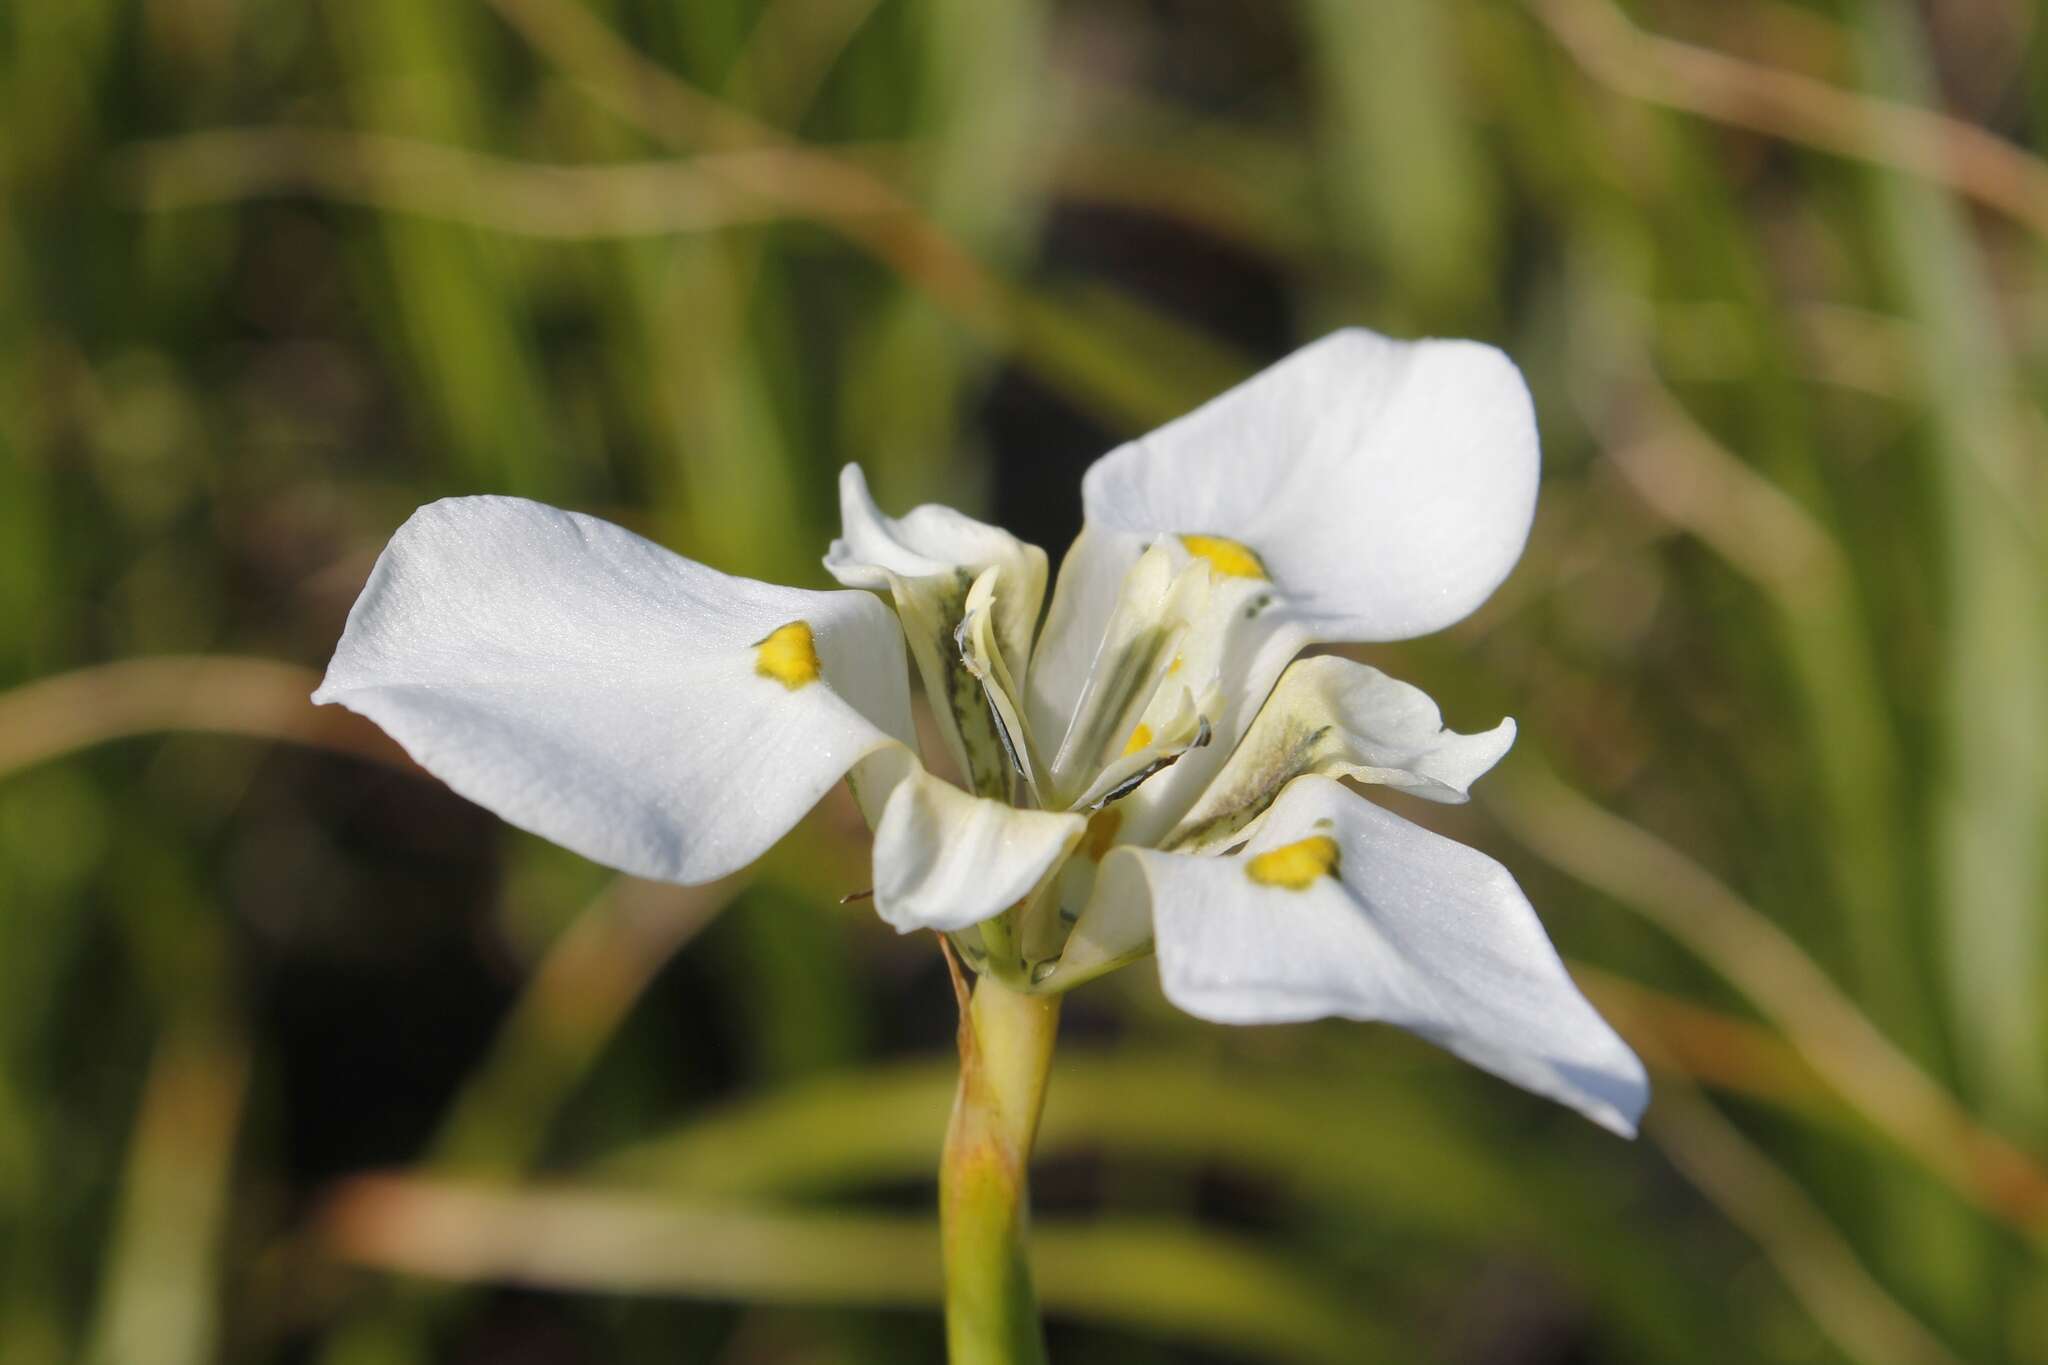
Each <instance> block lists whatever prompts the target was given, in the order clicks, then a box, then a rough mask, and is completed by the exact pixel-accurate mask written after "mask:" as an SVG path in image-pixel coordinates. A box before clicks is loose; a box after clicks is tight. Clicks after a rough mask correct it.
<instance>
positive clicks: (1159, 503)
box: [1063, 329, 1538, 641]
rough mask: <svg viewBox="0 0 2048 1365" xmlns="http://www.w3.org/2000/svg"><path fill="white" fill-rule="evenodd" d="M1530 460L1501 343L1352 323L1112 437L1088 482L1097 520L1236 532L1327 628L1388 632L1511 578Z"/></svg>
mask: <svg viewBox="0 0 2048 1365" xmlns="http://www.w3.org/2000/svg"><path fill="white" fill-rule="evenodd" d="M1537 465H1538V451H1537V443H1536V422H1535V415H1534V411H1533V408H1532V406H1531V404H1530V400H1529V391H1528V389H1527V387H1526V386H1525V385H1524V384H1523V382H1522V377H1521V374H1520V373H1519V372H1518V371H1517V370H1516V369H1515V366H1514V364H1513V362H1511V361H1510V360H1508V358H1507V357H1506V356H1504V355H1502V354H1501V353H1500V352H1499V351H1497V350H1495V349H1493V348H1492V347H1490V346H1485V345H1481V344H1479V343H1476V342H1468V341H1421V342H1402V341H1394V340H1391V339H1389V338H1387V337H1383V336H1379V335H1377V334H1375V333H1372V332H1367V331H1363V330H1358V329H1353V330H1349V331H1343V332H1337V333H1334V334H1332V335H1330V336H1327V337H1325V338H1323V339H1322V340H1321V341H1318V342H1315V343H1314V344H1312V345H1310V346H1307V347H1304V348H1303V349H1301V350H1299V351H1297V352H1295V353H1294V354H1293V355H1291V356H1289V357H1288V358H1287V359H1285V360H1283V361H1281V362H1280V363H1279V364H1277V365H1275V366H1273V367H1272V368H1271V369H1268V370H1266V371H1265V372H1263V373H1261V374H1259V375H1256V376H1254V377H1253V378H1252V379H1250V380H1248V381H1246V382H1245V383H1243V384H1241V385H1239V386H1238V387H1237V388H1235V389H1232V390H1230V391H1229V392H1228V393H1226V394H1224V395H1222V396H1221V397H1219V398H1217V399H1215V400H1214V401H1212V402H1210V403H1208V404H1206V405H1204V406H1203V407H1201V408H1198V409H1196V410H1195V411H1194V412H1192V413H1190V414H1188V415H1187V416H1185V417H1182V418H1180V419H1178V420H1176V421H1174V422H1170V423H1168V424H1167V425H1166V426H1164V427H1161V428H1160V429H1159V430H1158V431H1155V432H1153V433H1152V434H1150V435H1149V436H1145V437H1142V438H1140V439H1138V440H1136V441H1133V442H1131V443H1130V444H1128V445H1125V446H1123V447H1121V448H1119V449H1117V450H1115V451H1112V452H1111V453H1110V454H1108V455H1106V456H1104V457H1103V458H1102V459H1101V460H1099V461H1097V462H1096V464H1095V466H1094V467H1093V468H1092V469H1090V470H1089V471H1088V475H1087V478H1086V479H1085V480H1084V481H1083V483H1082V494H1083V501H1084V506H1085V512H1086V517H1087V524H1088V526H1089V528H1090V533H1091V534H1092V533H1093V532H1094V531H1095V530H1096V529H1097V528H1100V529H1103V530H1107V531H1118V532H1126V533H1137V534H1141V535H1147V536H1149V535H1152V534H1158V533H1165V534H1172V535H1183V534H1197V535H1210V536H1222V537H1227V538H1228V539H1231V540H1235V541H1238V542H1240V543H1241V544H1243V545H1246V546H1248V547H1250V548H1251V549H1252V550H1253V551H1255V552H1256V553H1257V554H1258V556H1259V558H1260V559H1261V560H1263V561H1264V564H1265V567H1266V568H1267V570H1268V571H1269V572H1270V574H1271V576H1272V578H1273V581H1274V583H1275V584H1276V585H1277V586H1278V588H1279V589H1280V592H1281V595H1282V597H1283V599H1284V600H1285V601H1286V602H1287V603H1288V604H1289V606H1290V607H1292V608H1293V609H1295V610H1297V611H1299V612H1300V613H1302V614H1303V616H1304V617H1305V618H1306V619H1307V620H1308V621H1309V622H1310V623H1311V625H1312V628H1313V630H1314V633H1315V635H1316V638H1319V639H1323V640H1332V641H1343V640H1349V641H1366V640H1395V639H1404V638H1406V637H1409V636H1413V635H1421V634H1426V633H1427V632H1429V631H1433V630H1438V629H1441V628H1442V627H1444V626H1447V625H1449V624H1451V623H1452V622H1453V621H1456V620H1458V619H1459V618H1460V617H1462V616H1464V615H1466V614H1467V613H1469V612H1470V611H1471V610H1472V609H1473V608H1475V607H1477V606H1478V605H1479V604H1480V602H1482V601H1484V600H1485V599H1486V597H1487V596H1488V594H1490V593H1491V592H1492V591H1493V590H1494V588H1495V587H1496V586H1498V585H1499V583H1500V581H1501V580H1502V579H1503V578H1505V577H1506V576H1507V573H1508V570H1509V569H1510V568H1512V567H1513V566H1514V563H1515V560H1516V559H1517V558H1519V557H1520V555H1521V552H1522V545H1523V542H1524V541H1525V540H1526V539H1527V538H1528V533H1529V523H1530V519H1531V517H1532V516H1533V514H1534V510H1535V502H1536V477H1537ZM1063 576H1064V575H1063Z"/></svg>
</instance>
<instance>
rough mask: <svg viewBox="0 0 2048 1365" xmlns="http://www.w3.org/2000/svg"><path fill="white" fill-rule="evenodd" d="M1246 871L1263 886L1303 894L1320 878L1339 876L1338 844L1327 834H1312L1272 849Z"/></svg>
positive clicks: (1246, 867)
mask: <svg viewBox="0 0 2048 1365" xmlns="http://www.w3.org/2000/svg"><path fill="white" fill-rule="evenodd" d="M1244 871H1245V875H1246V876H1248V877H1250V878H1251V879H1252V880H1253V881H1255V882H1257V883H1258V884H1259V885H1260V886H1283V887H1286V888H1287V889H1288V890H1289V891H1300V890H1303V889H1304V888H1306V887H1307V886H1308V885H1309V884H1310V883H1311V882H1313V881H1315V879H1316V878H1318V877H1334V876H1336V875H1337V841H1336V840H1335V839H1332V838H1331V837H1330V836H1329V835H1327V834H1313V835H1310V836H1309V837H1308V838H1306V839H1298V840H1296V841H1295V842H1294V843H1291V844H1282V845H1281V846H1280V847H1278V848H1269V849H1267V850H1266V851H1265V852H1264V853H1261V854H1260V855H1259V856H1258V857H1256V858H1254V859H1252V860H1251V861H1250V862H1249V863H1246V864H1245V869H1244Z"/></svg>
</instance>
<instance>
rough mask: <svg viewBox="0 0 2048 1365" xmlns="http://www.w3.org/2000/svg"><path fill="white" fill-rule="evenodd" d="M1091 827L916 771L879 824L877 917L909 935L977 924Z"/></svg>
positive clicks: (1020, 893)
mask: <svg viewBox="0 0 2048 1365" xmlns="http://www.w3.org/2000/svg"><path fill="white" fill-rule="evenodd" d="M1086 824H1087V822H1086V821H1085V820H1083V819H1082V818H1081V817H1080V816H1078V815H1067V814H1061V813H1057V812H1053V811H1035V810H1020V809H1018V808H1017V807H1015V806H1010V805H1006V804H1004V803H1003V802H1000V801H991V800H989V799H987V798H986V797H979V796H971V795H969V794H968V793H966V792H964V791H961V790H960V789H959V788H958V787H955V786H953V785H952V784H951V783H949V782H945V781H943V780H941V779H939V778H936V777H933V776H931V775H930V774H929V773H926V772H924V771H923V770H921V769H919V770H916V771H913V772H911V773H910V774H909V775H907V776H906V777H905V778H904V779H903V780H902V781H901V782H899V783H898V784H897V786H896V789H895V790H894V792H892V793H891V794H890V796H889V801H888V804H887V805H886V806H885V807H884V808H883V810H882V818H881V821H880V822H879V823H878V824H877V825H876V826H875V910H876V912H877V913H879V914H880V915H881V917H882V918H883V919H885V920H887V921H888V922H889V923H890V924H893V925H895V926H896V927H897V928H898V929H899V930H902V931H903V932H905V933H908V932H909V931H910V930H912V929H965V928H967V927H968V926H969V925H971V924H978V923H980V922H981V921H982V920H985V919H988V918H989V917H990V916H992V915H998V914H1001V913H1002V912H1003V911H1004V910H1007V909H1009V908H1010V907H1011V906H1012V905H1015V904H1016V903H1017V902H1019V901H1021V900H1023V899H1024V898H1025V897H1026V896H1028V895H1030V894H1031V892H1032V890H1033V888H1035V887H1036V886H1037V885H1038V884H1039V882H1040V881H1041V880H1043V879H1044V877H1045V876H1046V874H1047V873H1049V872H1051V871H1052V870H1053V869H1054V868H1055V867H1056V866H1058V864H1059V862H1060V860H1061V859H1063V858H1065V857H1066V855H1067V853H1068V851H1069V850H1071V849H1072V848H1073V847H1074V844H1075V843H1076V841H1078V840H1079V839H1080V837H1081V831H1082V830H1083V828H1085V827H1086Z"/></svg>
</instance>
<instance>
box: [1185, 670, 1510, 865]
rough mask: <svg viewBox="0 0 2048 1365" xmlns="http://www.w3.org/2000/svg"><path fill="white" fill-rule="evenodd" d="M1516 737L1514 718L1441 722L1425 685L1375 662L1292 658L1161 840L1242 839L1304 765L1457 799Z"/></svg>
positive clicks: (1189, 844)
mask: <svg viewBox="0 0 2048 1365" xmlns="http://www.w3.org/2000/svg"><path fill="white" fill-rule="evenodd" d="M1514 742H1515V723H1514V722H1513V721H1512V720H1503V721H1502V722H1501V723H1500V724H1498V725H1496V726H1494V727H1493V728H1492V729H1491V730H1487V731H1484V732H1482V733H1480V734H1476V735H1461V734H1459V733H1458V732H1457V731H1455V730H1448V729H1445V728H1444V719H1443V713H1442V712H1440V711H1438V710H1437V706H1436V703H1435V702H1433V701H1431V700H1430V699H1429V696H1428V694H1427V693H1425V692H1423V691H1422V690H1421V689H1420V688H1416V687H1410V686H1409V685H1408V684H1407V683H1404V682H1401V681H1398V680H1397V679H1394V678H1390V677H1388V676H1387V675H1386V674H1384V673H1382V672H1380V671H1379V670H1378V669H1377V668H1371V667H1368V666H1367V665H1365V664H1362V663H1358V662H1356V661H1354V660H1351V659H1345V658H1340V657H1338V656H1336V655H1322V656H1319V657H1317V658H1313V659H1301V660H1297V661H1296V662H1295V663H1293V664H1291V665H1289V667H1288V669H1287V671H1286V672H1285V673H1283V674H1281V675H1280V682H1279V684H1278V685H1277V686H1276V687H1274V689H1273V694H1272V695H1271V696H1270V697H1268V698H1266V704H1265V705H1264V706H1263V707H1262V708H1261V709H1260V711H1259V714H1258V718H1257V719H1256V720H1254V721H1253V722H1252V725H1251V729H1250V730H1249V731H1247V732H1246V734H1245V737H1244V739H1243V740H1242V741H1241V742H1240V743H1239V744H1238V746H1237V749H1236V751H1235V752H1234V753H1232V754H1231V755H1230V759H1229V761H1228V762H1227V763H1225V764H1224V765H1223V770H1222V771H1221V772H1220V773H1218V774H1217V776H1216V779H1215V781H1214V782H1213V783H1212V784H1211V785H1210V786H1209V789H1208V790H1207V791H1205V792H1203V793H1202V796H1201V799H1200V800H1199V801H1197V802H1196V803H1195V806H1194V809H1193V810H1191V811H1189V812H1188V815H1187V818H1186V819H1184V820H1183V821H1182V822H1181V823H1180V826H1179V827H1178V828H1177V829H1175V830H1174V832H1173V834H1172V835H1171V836H1170V837H1169V838H1168V839H1167V840H1166V841H1165V844H1166V846H1167V847H1168V848H1175V849H1180V850H1183V851H1187V852H1199V851H1202V850H1205V849H1212V848H1220V847H1223V846H1224V845H1226V844H1227V843H1229V842H1230V841H1233V840H1236V839H1239V838H1242V837H1243V836H1244V832H1245V830H1247V829H1248V828H1249V827H1250V826H1251V825H1252V824H1253V822H1254V821H1256V820H1257V819H1258V818H1259V817H1260V816H1261V815H1263V814H1265V812H1266V810H1267V808H1268V807H1270V806H1271V805H1272V804H1273V800H1274V798H1275V797H1277V796H1278V795H1279V794H1280V792H1281V790H1282V789H1283V788H1284V787H1286V785H1287V784H1288V783H1289V782H1291V781H1293V780H1294V779H1295V778H1297V777H1299V776H1301V775H1302V774H1303V773H1321V774H1323V775H1325V776H1329V777H1349V778H1352V779H1355V780H1357V781H1360V782H1371V783H1375V784H1379V785H1384V786H1390V787H1399V788H1402V789H1403V790H1405V791H1410V792H1413V793H1414V794H1415V795H1417V796H1422V797H1427V798H1428V799H1430V800H1432V801H1446V802H1459V801H1464V800H1466V799H1468V788H1469V787H1470V786H1471V784H1472V783H1473V782H1475V781H1477V780H1478V779H1479V778H1480V777H1481V776H1483V775H1484V774H1485V773H1486V772H1487V771H1488V770H1489V769H1491V768H1492V767H1493V765H1494V764H1496V763H1498V762H1500V760H1501V757H1502V755H1504V754H1506V753H1507V751H1508V747H1509V746H1510V745H1512V744H1513V743H1514Z"/></svg>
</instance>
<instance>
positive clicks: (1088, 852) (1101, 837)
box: [1081, 806, 1124, 863]
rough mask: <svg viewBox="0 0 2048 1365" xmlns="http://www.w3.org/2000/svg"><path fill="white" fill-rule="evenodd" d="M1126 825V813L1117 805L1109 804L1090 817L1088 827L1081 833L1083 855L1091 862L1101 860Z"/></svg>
mask: <svg viewBox="0 0 2048 1365" xmlns="http://www.w3.org/2000/svg"><path fill="white" fill-rule="evenodd" d="M1123 827H1124V813H1123V812H1122V811H1120V810H1118V809H1117V808H1116V807H1115V806H1107V807H1104V808H1103V809H1102V810H1099V811H1097V812H1095V814H1093V815H1091V816H1089V817H1088V828H1087V829H1086V830H1084V831H1082V834H1081V856H1082V857H1084V858H1087V859H1088V860H1089V861H1090V862H1097V863H1099V862H1101V861H1102V857H1103V855H1104V854H1106V853H1108V852H1109V849H1110V845H1112V844H1114V843H1115V842H1116V832H1117V831H1118V830H1120V829H1122V828H1123Z"/></svg>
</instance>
